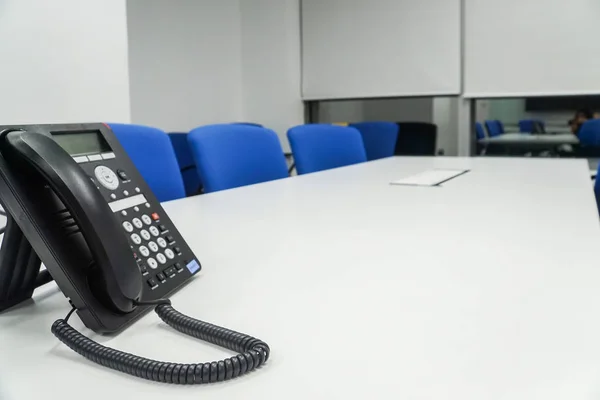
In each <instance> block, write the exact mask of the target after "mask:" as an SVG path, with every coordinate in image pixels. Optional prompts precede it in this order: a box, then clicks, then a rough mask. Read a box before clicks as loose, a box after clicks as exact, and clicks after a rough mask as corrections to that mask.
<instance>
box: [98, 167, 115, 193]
mask: <svg viewBox="0 0 600 400" xmlns="http://www.w3.org/2000/svg"><path fill="white" fill-rule="evenodd" d="M94 175H96V179H98V182H100V184H101V185H102V186H104V187H105V188H107V189H109V190H115V189H117V188H118V187H119V179H118V178H117V176H116V175H115V173H114V172H113V170H112V169H110V168H108V167H105V166H104V165H99V166H97V167H96V168H95V169H94Z"/></svg>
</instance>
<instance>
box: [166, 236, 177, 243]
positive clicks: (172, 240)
mask: <svg viewBox="0 0 600 400" xmlns="http://www.w3.org/2000/svg"><path fill="white" fill-rule="evenodd" d="M174 241H175V239H174V238H173V236H171V235H168V236H167V242H169V243H173V242H174Z"/></svg>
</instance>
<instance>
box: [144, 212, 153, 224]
mask: <svg viewBox="0 0 600 400" xmlns="http://www.w3.org/2000/svg"><path fill="white" fill-rule="evenodd" d="M142 221H144V223H145V224H146V225H150V224H151V223H152V219H150V217H149V216H147V215H146V214H144V215H142Z"/></svg>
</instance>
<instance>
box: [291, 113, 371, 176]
mask: <svg viewBox="0 0 600 400" xmlns="http://www.w3.org/2000/svg"><path fill="white" fill-rule="evenodd" d="M287 136H288V140H289V141H290V146H291V148H292V153H293V154H294V161H295V162H296V171H297V172H298V174H299V175H302V174H308V173H311V172H317V171H322V170H326V169H331V168H337V167H343V166H346V165H352V164H358V163H361V162H365V161H367V153H366V151H365V146H364V144H363V140H362V137H361V135H360V132H359V131H358V130H357V129H356V128H352V127H345V126H336V125H327V124H308V125H300V126H296V127H294V128H291V129H290V130H288V132H287Z"/></svg>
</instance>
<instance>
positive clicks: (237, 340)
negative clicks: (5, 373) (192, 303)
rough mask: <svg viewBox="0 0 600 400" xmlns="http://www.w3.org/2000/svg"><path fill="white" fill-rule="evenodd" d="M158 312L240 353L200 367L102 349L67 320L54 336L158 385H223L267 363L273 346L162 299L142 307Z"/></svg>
mask: <svg viewBox="0 0 600 400" xmlns="http://www.w3.org/2000/svg"><path fill="white" fill-rule="evenodd" d="M157 303H158V305H156V307H155V309H154V311H155V312H156V313H157V314H158V316H159V317H160V319H162V320H163V321H164V322H165V323H166V324H168V325H170V326H171V327H173V328H174V329H176V330H178V331H179V332H182V333H184V334H186V335H189V336H193V337H195V338H197V339H201V340H204V341H206V342H209V343H213V344H216V345H218V346H221V347H225V348H227V349H229V350H233V351H236V352H238V353H239V354H238V355H236V356H233V357H230V358H227V359H225V360H221V361H213V362H205V363H200V364H179V363H169V362H162V361H155V360H151V359H148V358H144V357H140V356H136V355H133V354H129V353H126V352H123V351H120V350H115V349H112V348H110V347H106V346H102V345H101V344H99V343H97V342H95V341H93V340H92V339H90V338H88V337H86V336H84V335H83V334H81V333H80V332H78V331H77V330H75V329H74V328H73V327H71V325H69V324H68V322H67V319H68V317H69V316H70V314H69V315H68V316H67V317H66V318H65V319H59V320H56V321H55V322H54V324H52V333H53V334H54V336H56V337H57V338H58V339H59V340H60V341H61V342H63V343H64V344H66V345H67V346H68V347H70V348H71V349H72V350H73V351H75V352H77V353H79V354H80V355H82V356H83V357H85V358H87V359H88V360H91V361H93V362H95V363H97V364H100V365H102V366H104V367H107V368H111V369H114V370H116V371H120V372H124V373H126V374H129V375H133V376H137V377H138V378H144V379H148V380H151V381H156V382H165V383H174V384H180V385H192V384H203V383H213V382H221V381H226V380H229V379H233V378H237V377H238V376H240V375H244V374H246V373H248V372H250V371H252V370H254V369H256V368H258V367H260V366H261V365H263V364H264V363H265V362H267V360H268V358H269V352H270V349H269V346H268V345H267V344H266V343H265V342H263V341H261V340H259V339H256V338H254V337H252V336H248V335H246V334H243V333H239V332H235V331H232V330H230V329H226V328H222V327H219V326H216V325H213V324H209V323H208V322H204V321H200V320H197V319H194V318H191V317H188V316H187V315H184V314H182V313H180V312H179V311H177V310H175V309H174V308H173V307H171V302H170V301H168V300H162V301H159V302H152V303H139V305H150V304H157Z"/></svg>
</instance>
